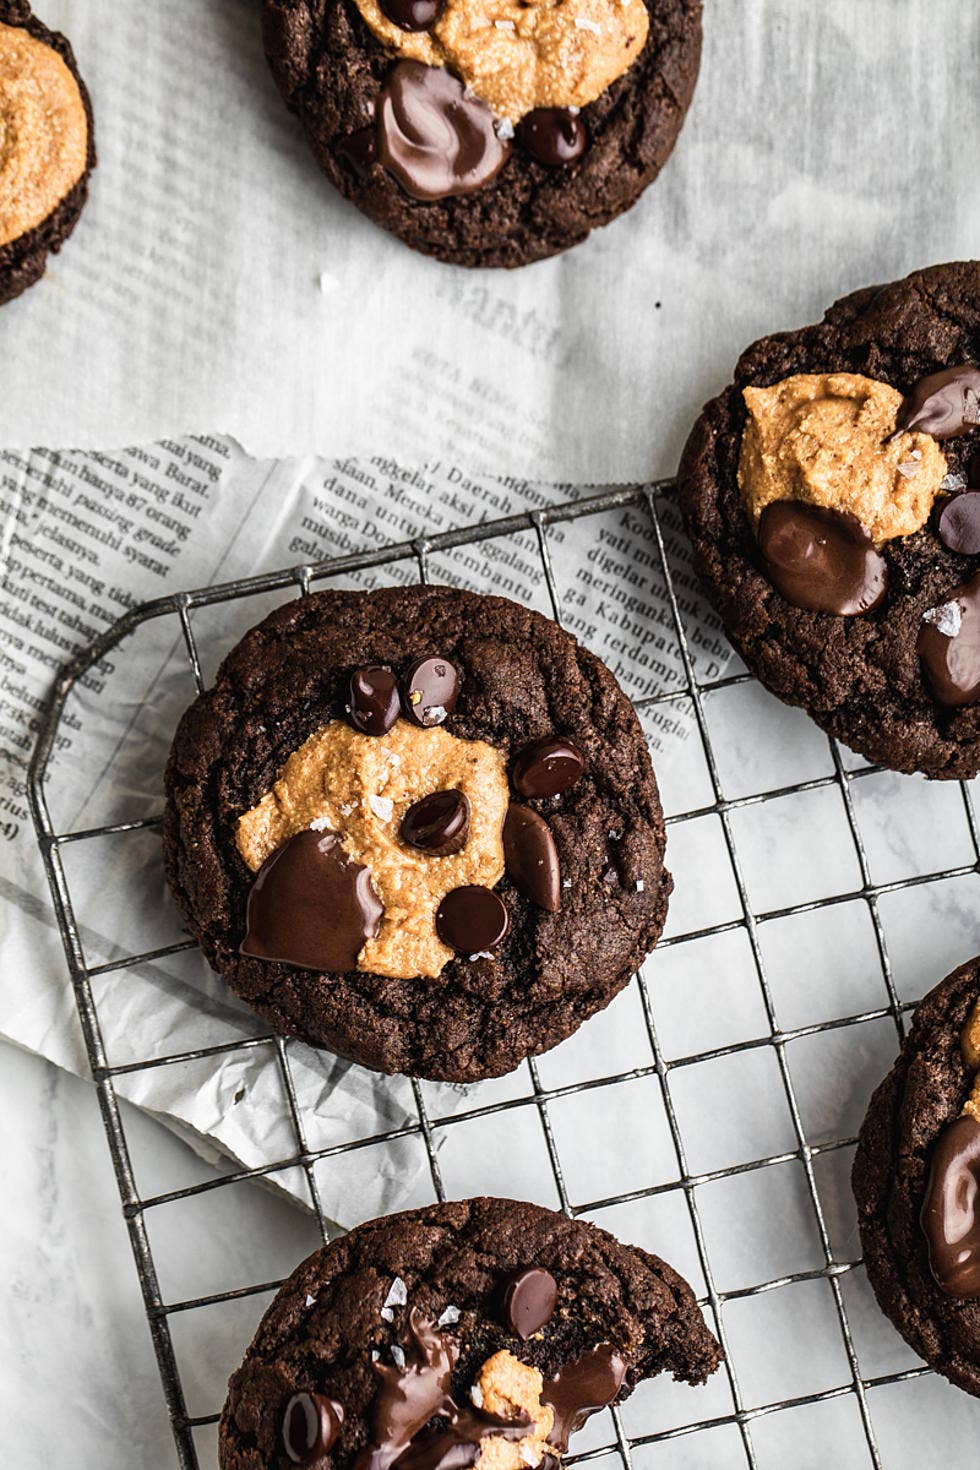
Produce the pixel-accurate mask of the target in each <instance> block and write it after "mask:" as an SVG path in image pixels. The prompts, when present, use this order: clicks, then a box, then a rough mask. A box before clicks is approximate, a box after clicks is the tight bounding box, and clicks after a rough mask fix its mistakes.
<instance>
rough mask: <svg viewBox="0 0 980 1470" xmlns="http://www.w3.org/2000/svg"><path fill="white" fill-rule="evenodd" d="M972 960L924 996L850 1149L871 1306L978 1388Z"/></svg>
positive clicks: (979, 1050) (977, 1013) (976, 987)
mask: <svg viewBox="0 0 980 1470" xmlns="http://www.w3.org/2000/svg"><path fill="white" fill-rule="evenodd" d="M978 1005H980V960H970V961H969V963H968V964H965V965H963V966H961V968H960V969H958V970H955V971H954V972H953V974H952V975H949V976H948V977H947V978H946V979H945V980H944V981H943V982H942V983H941V984H940V985H937V986H936V988H935V990H933V991H931V992H930V994H929V995H927V996H926V998H925V1000H924V1001H923V1002H922V1004H921V1005H920V1006H919V1007H918V1008H917V1010H916V1012H915V1018H914V1020H913V1024H912V1027H911V1031H910V1033H909V1036H908V1039H907V1040H906V1042H905V1045H904V1046H903V1047H902V1051H901V1055H900V1056H899V1058H898V1061H897V1062H896V1063H895V1066H894V1067H893V1068H892V1070H891V1072H890V1073H889V1075H888V1076H887V1077H886V1078H885V1080H884V1082H882V1084H881V1086H880V1087H879V1088H878V1089H877V1091H876V1092H875V1095H874V1097H873V1098H872V1099H871V1106H870V1108H869V1109H868V1116H867V1118H866V1119H865V1121H864V1126H863V1127H862V1129H861V1136H860V1139H859V1142H858V1149H857V1154H856V1156H855V1159H854V1173H853V1184H854V1194H855V1197H856V1199H857V1205H858V1220H859V1224H860V1227H861V1240H862V1244H863V1246H864V1254H865V1260H866V1265H867V1269H868V1276H869V1278H870V1280H871V1284H872V1286H873V1287H874V1291H875V1295H876V1296H877V1298H878V1301H879V1304H880V1305H881V1308H882V1311H883V1312H885V1313H886V1315H887V1316H888V1317H890V1318H891V1320H892V1321H893V1322H894V1324H895V1326H896V1327H897V1328H898V1330H899V1332H900V1333H901V1334H902V1336H903V1337H904V1338H905V1340H906V1342H907V1343H908V1344H909V1345H910V1347H912V1348H914V1349H915V1351H916V1352H917V1353H919V1354H920V1355H921V1356H922V1357H923V1358H925V1359H926V1361H927V1362H928V1363H930V1364H931V1365H932V1366H933V1367H934V1368H935V1369H936V1370H937V1372H939V1373H942V1374H943V1376H944V1377H946V1378H948V1379H949V1380H950V1382H951V1383H955V1384H956V1385H957V1386H958V1387H959V1388H965V1389H966V1391H967V1392H968V1393H972V1394H976V1395H978V1396H980V1009H978Z"/></svg>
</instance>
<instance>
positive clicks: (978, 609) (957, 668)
mask: <svg viewBox="0 0 980 1470" xmlns="http://www.w3.org/2000/svg"><path fill="white" fill-rule="evenodd" d="M918 652H919V658H920V659H921V660H922V672H923V674H924V675H925V679H926V683H927V684H928V685H929V688H930V689H931V690H932V693H933V696H934V697H935V698H936V699H937V700H938V701H939V703H940V704H944V705H948V706H949V707H950V708H956V707H957V706H959V705H964V704H975V703H976V701H977V700H978V699H980V572H977V573H976V574H975V575H974V576H972V577H971V578H970V580H969V582H965V583H963V585H962V586H960V587H954V588H953V590H952V592H951V593H950V594H949V597H948V598H947V599H946V601H945V602H943V603H941V604H940V605H939V607H937V608H931V609H930V610H929V612H928V613H927V614H926V615H925V617H924V618H923V620H922V626H921V627H920V629H919V638H918Z"/></svg>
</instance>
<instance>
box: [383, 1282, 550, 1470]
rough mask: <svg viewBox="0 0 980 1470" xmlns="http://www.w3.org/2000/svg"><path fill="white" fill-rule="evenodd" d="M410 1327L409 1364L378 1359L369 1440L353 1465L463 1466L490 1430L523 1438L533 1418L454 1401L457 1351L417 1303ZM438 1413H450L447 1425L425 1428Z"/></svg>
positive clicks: (452, 1469) (411, 1469)
mask: <svg viewBox="0 0 980 1470" xmlns="http://www.w3.org/2000/svg"><path fill="white" fill-rule="evenodd" d="M409 1330H410V1333H411V1337H410V1339H409V1341H408V1342H407V1343H406V1344H405V1347H404V1353H405V1366H404V1367H401V1368H400V1367H397V1366H393V1365H392V1366H389V1365H388V1364H382V1363H376V1364H375V1365H374V1371H375V1373H376V1374H377V1375H378V1377H379V1378H380V1379H381V1387H380V1388H379V1390H378V1396H377V1398H376V1399H375V1401H374V1412H373V1416H372V1436H371V1444H369V1445H368V1447H367V1448H366V1449H365V1450H362V1452H361V1454H360V1455H359V1456H358V1457H357V1460H356V1461H355V1464H354V1470H388V1467H389V1466H391V1465H393V1464H394V1463H395V1462H396V1461H397V1462H398V1465H399V1470H462V1467H464V1466H467V1465H472V1464H475V1462H476V1460H477V1459H478V1458H479V1453H480V1441H481V1439H484V1438H486V1436H488V1435H491V1434H495V1435H502V1436H503V1437H504V1438H505V1439H523V1438H524V1435H525V1434H526V1433H527V1431H528V1428H529V1426H530V1420H529V1419H526V1418H525V1417H524V1416H523V1415H522V1416H521V1417H519V1418H515V1419H500V1418H498V1417H497V1416H496V1415H494V1414H488V1413H485V1412H484V1411H483V1410H482V1409H477V1408H475V1407H474V1406H473V1405H470V1404H466V1405H464V1406H463V1407H462V1408H460V1407H459V1406H458V1405H457V1404H456V1403H455V1402H454V1401H453V1399H452V1398H451V1396H450V1393H449V1387H450V1382H451V1380H452V1373H453V1369H454V1367H455V1366H456V1360H457V1358H458V1356H459V1351H458V1349H457V1347H456V1344H455V1343H454V1342H452V1341H451V1340H450V1339H449V1338H447V1337H443V1336H441V1335H440V1334H439V1333H438V1332H436V1331H435V1330H434V1329H433V1326H432V1323H431V1322H427V1321H425V1319H424V1318H423V1317H421V1316H420V1315H419V1313H418V1311H417V1309H416V1308H414V1307H413V1309H412V1311H411V1312H410V1314H409ZM436 1418H438V1419H446V1420H447V1421H448V1423H447V1426H446V1428H445V1429H431V1430H429V1431H427V1432H426V1433H425V1434H423V1433H422V1431H423V1430H424V1429H425V1426H426V1424H428V1422H429V1420H430V1419H436Z"/></svg>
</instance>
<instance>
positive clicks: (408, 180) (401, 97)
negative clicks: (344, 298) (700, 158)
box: [263, 0, 701, 266]
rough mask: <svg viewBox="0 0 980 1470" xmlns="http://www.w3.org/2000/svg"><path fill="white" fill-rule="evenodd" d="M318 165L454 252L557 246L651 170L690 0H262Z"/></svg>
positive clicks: (493, 258)
mask: <svg viewBox="0 0 980 1470" xmlns="http://www.w3.org/2000/svg"><path fill="white" fill-rule="evenodd" d="M263 32H264V37H265V47H266V53H267V55H268V58H269V63H270V65H271V67H272V71H273V74H274V76H275V78H276V81H277V83H278V85H279V89H280V91H281V92H282V94H283V97H284V98H285V100H286V103H287V105H288V106H289V107H290V109H291V110H292V111H293V112H295V113H296V114H297V116H298V117H299V120H300V123H301V124H302V127H303V130H304V132H305V134H306V137H307V140H308V142H309V144H310V147H311V149H312V151H313V153H314V156H315V157H316V160H317V162H318V163H319V165H320V167H321V168H322V170H323V172H324V173H325V174H326V176H327V178H328V179H329V180H330V181H331V183H332V184H334V185H335V186H336V187H337V188H338V189H339V190H340V191H341V193H342V194H344V195H345V196H346V197H347V198H348V199H351V200H353V202H354V203H355V204H356V205H357V206H358V208H359V209H361V210H363V211H364V213H365V214H366V215H368V216H369V217H370V218H371V219H373V220H374V221H375V222H376V223H377V224H379V225H381V226H383V228H385V229H387V230H390V231H392V232H393V233H394V234H396V235H398V236H400V237H401V239H402V240H404V241H405V242H406V244H408V245H411V246H412V247H413V248H414V249H416V250H421V251H424V252H425V253H426V254H428V255H435V256H437V257H438V258H439V259H440V260H445V261H449V262H451V263H453V264H456V265H470V266H519V265H526V264H527V263H528V262H529V261H532V260H539V259H541V258H543V257H544V256H548V255H554V254H556V253H557V252H558V251H560V250H566V249H567V248H568V247H569V246H570V245H575V244H577V243H578V242H579V241H580V240H583V239H584V238H585V237H586V235H587V234H588V233H589V231H590V230H592V229H594V228H595V227H596V226H597V225H604V224H608V223H609V221H610V220H612V219H615V217H616V216H617V215H619V214H621V213H622V212H623V211H624V210H626V209H628V208H629V207H630V206H631V205H632V204H634V203H635V201H636V200H637V199H638V198H639V196H640V194H641V193H642V192H643V190H644V189H645V188H646V186H647V185H648V184H649V183H651V182H652V181H653V179H654V178H656V176H657V174H658V173H659V172H660V169H661V168H662V167H663V165H664V163H665V162H666V160H667V157H668V155H669V154H670V152H671V149H672V148H673V146H674V142H675V140H676V138H677V135H678V133H679V132H680V129H681V125H682V123H683V121H684V116H685V114H686V112H687V108H688V106H689V104H690V101H691V96H692V93H693V91H694V84H695V81H696V79H697V72H698V65H699V61H700V49H701V0H574V3H572V0H535V3H534V4H526V3H524V0H479V3H478V0H441V3H439V0H264V3H263Z"/></svg>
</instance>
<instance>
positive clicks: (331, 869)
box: [241, 831, 384, 971]
mask: <svg viewBox="0 0 980 1470" xmlns="http://www.w3.org/2000/svg"><path fill="white" fill-rule="evenodd" d="M383 914H384V908H383V906H382V904H381V901H380V900H379V898H378V896H377V894H376V893H375V891H374V889H373V888H372V887H371V875H370V874H369V872H368V870H367V868H365V867H362V866H361V864H360V863H355V862H354V860H353V858H351V857H350V856H348V854H347V853H346V852H345V851H344V849H343V848H342V847H341V845H340V838H339V837H338V835H337V833H336V832H309V831H307V832H298V833H297V834H296V836H295V837H291V838H290V840H289V841H288V842H287V843H286V844H285V846H284V847H280V848H279V849H278V850H277V851H276V852H274V853H273V854H272V856H271V857H269V858H267V859H266V861H265V862H264V863H263V864H262V866H261V868H260V869H259V871H258V874H257V875H256V878H255V881H254V883H253V884H252V888H251V891H250V893H249V895H248V908H247V914H246V934H245V938H244V940H243V941H242V945H241V953H242V954H246V955H254V956H255V957H256V958H258V959H262V960H276V961H278V962H279V963H280V964H284V965H294V966H295V967H296V968H297V969H300V970H318V971H325V970H334V971H346V970H353V969H354V967H355V966H356V964H357V958H358V955H359V954H360V952H361V950H362V948H363V946H364V941H365V940H366V939H373V938H374V936H375V935H376V934H377V932H378V928H379V926H380V924H381V919H382V915H383Z"/></svg>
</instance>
